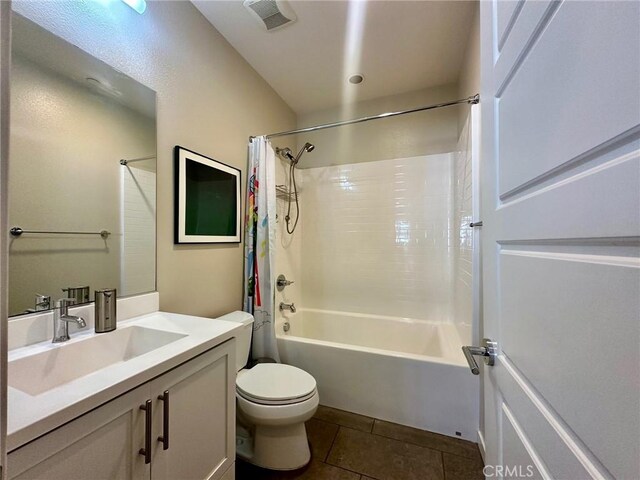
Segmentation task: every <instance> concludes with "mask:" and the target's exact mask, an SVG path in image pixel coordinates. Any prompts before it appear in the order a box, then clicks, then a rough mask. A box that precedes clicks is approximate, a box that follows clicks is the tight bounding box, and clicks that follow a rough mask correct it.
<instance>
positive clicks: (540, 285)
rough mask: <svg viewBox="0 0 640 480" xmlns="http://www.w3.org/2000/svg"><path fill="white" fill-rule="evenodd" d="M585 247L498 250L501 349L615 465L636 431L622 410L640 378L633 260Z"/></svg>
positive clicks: (637, 402)
mask: <svg viewBox="0 0 640 480" xmlns="http://www.w3.org/2000/svg"><path fill="white" fill-rule="evenodd" d="M527 248H530V247H527ZM584 249H585V247H580V248H571V249H570V250H569V251H565V252H562V251H560V252H559V251H556V249H554V248H550V249H545V250H537V251H536V250H534V249H528V250H520V249H519V250H513V249H507V248H503V249H502V250H501V252H500V258H499V260H498V261H499V263H500V282H501V283H502V285H503V287H502V296H501V299H502V301H501V305H500V308H501V311H500V318H502V319H509V321H504V322H503V323H502V351H503V352H504V355H505V356H507V357H508V358H509V360H510V361H511V362H512V363H513V365H514V366H515V367H516V368H517V369H518V370H519V371H520V372H522V374H523V375H524V376H525V377H526V379H527V381H528V382H530V383H531V384H533V385H535V387H536V389H537V391H538V393H539V394H540V395H541V396H542V397H544V398H545V399H546V400H547V401H548V402H549V404H550V405H551V407H552V408H553V409H554V410H555V412H556V413H557V414H558V415H559V416H560V417H561V418H562V419H563V420H564V421H565V422H567V424H568V425H569V426H570V428H571V429H572V430H573V432H574V434H575V435H577V436H578V437H580V438H581V439H582V441H583V442H584V443H585V444H586V445H587V447H588V448H589V449H590V450H591V451H592V452H593V453H594V454H595V455H596V456H597V457H598V458H599V459H600V460H601V461H602V462H603V463H605V464H606V465H608V464H611V465H616V464H621V463H623V461H624V456H626V455H628V454H632V453H633V449H634V448H637V445H638V442H637V434H638V432H640V418H639V417H638V415H629V412H638V411H640V397H639V396H637V395H629V393H630V392H637V391H639V388H640V375H638V371H637V369H638V365H640V351H639V349H638V336H637V335H629V333H630V332H637V325H638V317H637V316H636V315H634V312H638V311H640V297H639V296H638V292H640V277H639V276H638V266H639V265H640V264H639V263H638V260H637V258H633V257H617V256H614V255H610V252H609V249H607V248H603V249H602V250H601V251H600V252H599V253H600V254H599V255H595V254H585V253H581V251H582V250H584ZM594 253H595V252H594ZM523 272H526V274H525V275H523ZM603 297H604V298H606V299H607V300H606V301H602V299H603ZM585 320H587V322H588V323H585ZM533 346H540V347H541V350H538V349H536V348H532V347H533ZM585 349H589V350H585ZM568 392H570V394H568ZM611 399H616V401H615V405H616V408H609V405H610V404H611ZM634 439H635V441H634ZM634 444H635V446H634ZM635 453H639V452H638V450H636V452H635Z"/></svg>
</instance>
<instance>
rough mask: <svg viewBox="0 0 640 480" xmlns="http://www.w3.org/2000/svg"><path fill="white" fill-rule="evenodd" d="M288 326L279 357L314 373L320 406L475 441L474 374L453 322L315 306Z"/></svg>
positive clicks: (282, 334)
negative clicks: (366, 313)
mask: <svg viewBox="0 0 640 480" xmlns="http://www.w3.org/2000/svg"><path fill="white" fill-rule="evenodd" d="M289 323H290V326H291V328H290V330H289V331H288V332H286V333H285V332H284V330H283V328H282V327H283V323H282V322H278V325H277V336H278V349H279V350H280V356H281V359H282V361H283V362H284V363H288V364H290V365H295V366H297V367H300V368H302V369H304V370H306V371H307V372H309V373H310V374H312V375H313V376H314V377H315V379H316V381H317V382H318V390H319V392H320V403H321V404H322V405H327V406H331V407H335V408H340V409H343V410H348V411H351V412H356V413H360V414H363V415H368V416H371V417H375V418H380V419H382V420H388V421H390V422H395V423H400V424H403V425H409V426H412V427H416V428H421V429H424V430H430V431H434V432H438V433H442V434H445V435H450V436H453V437H460V438H465V439H467V440H471V441H474V442H475V441H477V431H478V414H479V412H478V410H479V403H478V402H479V398H478V396H479V394H478V392H479V389H478V377H477V376H474V375H472V374H471V371H470V370H469V367H468V366H467V363H466V361H465V359H464V356H463V354H462V352H461V350H460V346H461V343H460V340H459V339H458V334H457V332H456V330H455V327H454V326H453V325H452V324H448V323H432V322H426V321H421V320H411V319H406V318H397V317H385V316H378V315H365V314H357V313H345V312H334V311H326V310H313V309H304V310H302V309H301V310H299V311H298V313H296V314H295V315H290V316H289Z"/></svg>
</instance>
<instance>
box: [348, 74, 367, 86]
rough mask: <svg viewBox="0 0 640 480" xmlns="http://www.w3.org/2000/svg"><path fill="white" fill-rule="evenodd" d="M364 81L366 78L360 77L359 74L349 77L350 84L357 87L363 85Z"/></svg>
mask: <svg viewBox="0 0 640 480" xmlns="http://www.w3.org/2000/svg"><path fill="white" fill-rule="evenodd" d="M363 80H364V76H363V75H360V74H359V73H357V74H355V75H351V76H350V77H349V83H351V84H353V85H357V84H359V83H362V82H363Z"/></svg>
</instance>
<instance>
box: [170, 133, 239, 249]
mask: <svg viewBox="0 0 640 480" xmlns="http://www.w3.org/2000/svg"><path fill="white" fill-rule="evenodd" d="M174 169H175V172H174V174H175V175H174V177H175V195H174V198H175V222H174V243H175V244H190V243H240V241H241V238H240V237H241V228H242V224H241V219H242V214H241V213H242V212H241V201H240V190H241V185H242V182H241V171H240V170H239V169H237V168H235V167H232V166H230V165H227V164H225V163H222V162H220V161H218V160H214V159H213V158H210V157H207V156H205V155H202V154H200V153H197V152H194V151H192V150H189V149H188V148H184V147H182V146H180V145H176V146H175V147H174Z"/></svg>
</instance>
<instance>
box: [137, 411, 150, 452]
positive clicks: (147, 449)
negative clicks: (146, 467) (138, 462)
mask: <svg viewBox="0 0 640 480" xmlns="http://www.w3.org/2000/svg"><path fill="white" fill-rule="evenodd" d="M140 410H144V448H141V449H140V450H139V451H138V453H139V454H140V455H144V463H145V464H149V463H151V421H152V417H151V400H147V401H146V402H144V405H140Z"/></svg>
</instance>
